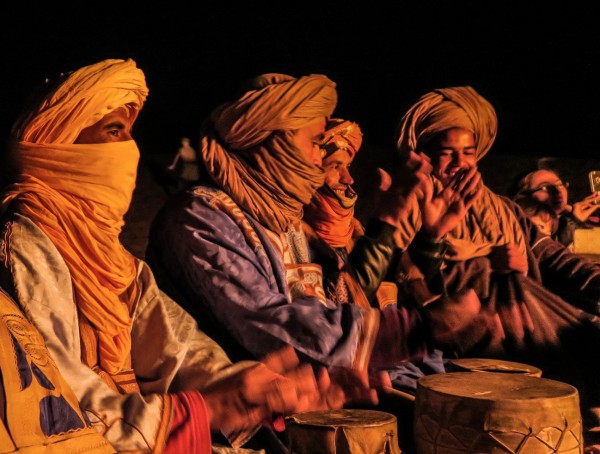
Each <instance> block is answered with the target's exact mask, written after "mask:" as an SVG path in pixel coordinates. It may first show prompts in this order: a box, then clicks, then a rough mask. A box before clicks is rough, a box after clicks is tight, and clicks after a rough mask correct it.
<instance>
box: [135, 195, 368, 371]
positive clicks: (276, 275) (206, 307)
mask: <svg viewBox="0 0 600 454" xmlns="http://www.w3.org/2000/svg"><path fill="white" fill-rule="evenodd" d="M232 204H233V201H232V200H231V199H230V198H229V197H227V196H226V195H225V194H224V193H223V192H222V191H219V190H216V189H213V188H207V187H196V188H193V189H191V190H188V191H184V192H182V193H180V194H177V195H175V196H174V197H172V198H171V199H170V200H169V201H168V202H167V203H166V204H165V206H164V207H163V208H162V209H161V210H160V211H159V213H158V214H157V216H156V218H155V220H154V221H153V223H152V226H151V229H150V236H149V246H148V250H147V253H146V259H147V261H148V263H149V264H150V266H151V267H152V269H153V270H154V272H155V276H156V279H157V282H158V284H159V286H160V287H161V289H163V290H164V291H165V292H166V293H168V294H170V296H172V297H173V298H174V299H175V300H176V301H178V302H179V303H180V304H181V305H182V306H183V307H184V308H186V310H188V311H189V312H190V313H191V314H192V315H194V316H195V318H196V319H197V320H198V322H199V324H200V326H201V328H202V329H203V330H204V331H205V332H207V334H209V335H210V336H211V337H213V338H214V339H215V340H216V341H217V342H219V344H221V345H222V346H223V347H224V348H225V350H226V351H227V352H228V354H229V356H230V357H231V358H232V359H234V360H237V359H241V358H243V357H246V358H247V357H254V358H261V357H264V356H265V355H267V354H268V353H270V352H273V351H275V350H277V349H280V348H283V347H284V346H287V345H291V346H293V347H294V349H295V350H296V352H297V353H298V355H299V356H300V359H301V360H308V361H309V362H311V363H313V364H321V365H325V366H327V367H329V366H342V367H352V365H353V361H354V357H355V355H356V354H357V350H358V349H359V343H360V341H361V336H364V333H363V332H362V331H363V325H364V313H363V310H362V309H360V308H359V307H356V306H353V305H342V306H335V305H334V304H333V303H332V302H330V301H326V302H325V304H323V303H322V302H321V301H320V300H319V299H317V298H316V297H312V296H303V297H301V298H300V297H294V299H293V300H292V299H291V298H290V295H289V291H288V289H287V283H286V274H285V273H286V272H285V267H284V263H283V260H282V257H281V254H280V253H279V251H278V250H276V249H275V248H274V247H273V245H272V243H271V241H270V239H269V238H268V237H267V233H266V231H265V229H264V228H263V227H262V226H261V225H259V224H258V222H256V221H255V220H253V219H252V218H251V217H250V216H248V215H245V214H243V213H242V212H241V210H240V209H239V208H238V207H237V206H235V205H233V206H232Z"/></svg>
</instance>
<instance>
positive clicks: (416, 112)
mask: <svg viewBox="0 0 600 454" xmlns="http://www.w3.org/2000/svg"><path fill="white" fill-rule="evenodd" d="M450 128H463V129H466V130H468V131H471V132H472V133H473V135H474V136H475V146H476V147H477V151H476V154H477V159H478V160H479V159H481V158H482V157H483V156H485V154H486V153H487V152H488V151H489V150H490V148H491V147H492V144H493V143H494V140H495V139H496V133H497V131H498V120H497V118H496V111H495V110H494V108H493V107H492V105H491V104H490V103H489V102H488V101H487V100H486V99H485V98H483V97H482V96H481V95H479V94H478V93H477V92H476V91H475V90H474V89H473V88H471V87H469V86H464V87H451V88H440V89H437V90H433V91H432V92H429V93H427V94H425V95H423V96H422V97H421V98H420V99H419V100H418V101H417V102H416V103H415V104H414V105H413V106H412V107H411V108H410V110H409V111H408V112H407V113H406V114H405V115H404V116H403V117H402V120H401V122H400V126H399V128H398V129H399V132H398V140H397V146H398V150H400V153H401V154H408V153H409V152H410V151H416V152H418V151H422V150H418V149H417V147H418V146H419V145H420V144H423V143H427V142H429V140H431V139H432V138H433V137H434V136H436V135H437V134H439V133H441V132H443V131H445V130H447V129H450Z"/></svg>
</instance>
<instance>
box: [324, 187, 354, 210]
mask: <svg viewBox="0 0 600 454" xmlns="http://www.w3.org/2000/svg"><path fill="white" fill-rule="evenodd" d="M327 191H328V192H329V193H331V194H333V195H334V196H335V197H336V198H337V199H338V200H339V202H340V205H341V206H343V207H344V208H352V207H353V206H354V204H355V203H356V192H354V189H352V187H351V186H346V187H345V188H343V189H341V188H340V189H333V188H331V187H329V186H327Z"/></svg>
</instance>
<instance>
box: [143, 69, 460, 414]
mask: <svg viewBox="0 0 600 454" xmlns="http://www.w3.org/2000/svg"><path fill="white" fill-rule="evenodd" d="M336 103H337V92H336V89H335V84H334V83H333V82H332V81H331V80H330V79H329V78H327V77H326V76H324V75H318V74H317V75H308V76H303V77H299V78H295V77H291V76H288V75H284V74H265V75H262V76H259V77H258V78H256V79H254V80H253V81H252V83H251V84H250V86H249V87H248V88H247V91H245V92H244V93H243V94H242V95H241V96H240V97H239V98H238V99H237V100H235V101H232V102H228V103H225V104H222V105H221V106H219V107H217V108H216V109H215V110H214V111H213V112H212V113H211V114H210V116H209V118H208V119H207V120H206V121H205V123H204V124H203V126H202V130H201V133H200V153H199V154H200V160H201V162H202V163H203V167H204V169H203V171H204V172H205V173H206V181H205V183H204V184H203V185H200V186H197V187H194V188H191V189H189V190H188V191H185V192H183V193H181V194H178V195H176V196H174V197H173V198H171V200H169V201H168V202H167V204H166V205H165V206H164V207H163V208H162V209H161V210H160V211H159V212H158V214H157V216H156V218H155V220H154V222H153V224H152V226H151V229H150V238H149V245H148V250H147V253H146V257H147V259H148V260H149V262H150V264H151V265H152V267H153V269H154V270H155V272H156V275H157V279H158V281H159V284H160V285H161V287H162V288H164V289H166V291H167V292H170V293H171V294H172V296H174V297H175V298H176V299H177V300H178V301H182V302H185V303H183V304H185V307H186V309H187V310H188V311H190V312H191V313H192V314H194V315H195V317H196V319H197V320H199V322H200V323H201V324H202V327H203V328H204V326H206V328H205V329H206V331H207V332H208V333H209V334H210V335H211V336H214V337H215V338H217V339H219V340H220V343H221V345H225V346H227V347H226V351H227V352H228V354H229V355H230V356H231V357H234V358H249V357H250V358H252V357H255V358H260V357H262V356H264V355H265V354H267V353H269V352H271V351H273V350H274V349H278V348H280V347H282V346H284V345H291V346H292V347H293V348H294V349H295V351H296V352H297V353H298V355H299V357H300V358H301V359H303V360H304V359H306V360H307V361H309V362H311V363H312V364H315V365H321V366H325V367H327V368H328V370H329V371H330V375H331V376H332V379H334V381H335V382H337V383H341V382H339V381H338V380H337V379H338V378H339V379H341V378H342V377H343V378H344V379H346V380H347V379H351V378H352V377H365V375H366V374H368V373H369V372H377V371H379V370H381V369H388V368H390V367H392V366H396V365H399V364H404V363H405V362H406V361H408V360H410V359H412V358H420V357H421V356H422V355H423V354H424V353H425V351H426V350H427V347H428V343H429V340H430V339H429V338H427V337H422V336H421V334H422V333H425V332H426V333H428V335H429V333H431V332H432V331H433V330H432V329H431V328H430V326H429V324H428V323H429V320H425V318H423V317H421V315H420V314H419V313H418V311H416V310H411V309H408V308H403V307H400V306H398V307H393V308H390V310H387V311H380V310H378V309H377V308H374V307H371V306H370V305H369V304H368V303H367V304H366V305H360V304H336V302H335V301H332V300H331V299H329V298H328V297H327V295H326V292H325V290H324V288H323V269H322V267H321V266H320V265H319V264H317V263H314V262H313V261H312V260H311V257H310V249H309V246H308V242H307V239H306V235H305V233H304V230H303V227H302V216H303V212H304V207H305V206H306V205H307V204H309V203H310V202H311V200H312V198H313V196H314V195H315V193H316V192H317V190H318V189H319V188H320V187H321V186H322V185H323V183H324V181H325V179H326V177H325V174H324V172H323V169H322V168H321V164H322V162H321V160H322V157H321V152H322V150H321V144H322V142H323V139H324V138H326V137H328V136H327V134H326V129H325V128H326V121H327V119H328V118H329V117H330V116H331V115H332V113H333V111H334V108H335V106H336ZM341 128H342V129H343V128H344V127H343V126H341ZM337 131H338V132H340V133H341V135H343V136H345V139H344V140H345V141H348V145H349V147H348V148H350V147H352V146H356V141H357V140H358V139H359V137H358V136H357V133H359V130H358V129H352V128H350V129H349V130H346V131H345V132H342V131H341V130H337ZM337 135H338V134H335V136H337ZM334 140H337V138H335V137H334ZM340 142H341V140H340ZM342 192H344V194H343V195H341V194H340V195H341V196H342V198H343V199H344V201H345V202H344V203H345V204H346V205H347V206H350V205H351V204H352V199H353V198H354V196H353V194H352V192H351V191H342ZM389 210H390V211H394V210H393V209H392V208H389ZM338 214H339V215H341V216H344V213H343V210H341V211H339V212H338ZM345 219H347V220H348V221H350V222H352V216H350V217H348V216H346V217H345ZM345 228H346V230H345V232H343V233H342V234H343V235H344V236H349V237H351V236H352V232H350V231H349V230H348V226H347V225H346V226H345ZM384 247H386V248H388V249H389V246H388V245H384ZM432 318H434V317H432ZM438 322H439V325H440V326H441V327H442V328H448V325H447V323H449V322H447V321H446V320H445V319H444V317H443V316H440V317H439V320H438ZM209 330H210V331H209ZM383 379H385V380H389V377H387V375H384V377H383ZM344 390H345V391H347V392H349V391H351V387H349V386H344ZM361 394H364V393H361ZM351 397H352V396H351ZM373 397H374V399H372V400H371V402H370V403H373V402H374V400H376V396H373Z"/></svg>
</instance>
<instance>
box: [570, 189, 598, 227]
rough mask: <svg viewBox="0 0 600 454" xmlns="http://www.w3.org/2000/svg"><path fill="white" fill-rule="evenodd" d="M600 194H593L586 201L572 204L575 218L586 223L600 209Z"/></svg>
mask: <svg viewBox="0 0 600 454" xmlns="http://www.w3.org/2000/svg"><path fill="white" fill-rule="evenodd" d="M598 204H600V192H593V193H592V194H590V195H588V196H587V197H586V198H585V199H583V200H581V201H579V202H575V203H573V204H572V207H573V216H575V218H577V219H578V220H579V221H580V222H585V221H587V220H588V219H589V217H590V216H591V215H592V214H594V212H595V211H596V210H597V209H598V208H600V205H598Z"/></svg>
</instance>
